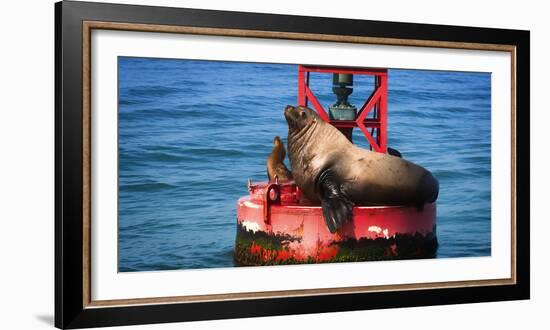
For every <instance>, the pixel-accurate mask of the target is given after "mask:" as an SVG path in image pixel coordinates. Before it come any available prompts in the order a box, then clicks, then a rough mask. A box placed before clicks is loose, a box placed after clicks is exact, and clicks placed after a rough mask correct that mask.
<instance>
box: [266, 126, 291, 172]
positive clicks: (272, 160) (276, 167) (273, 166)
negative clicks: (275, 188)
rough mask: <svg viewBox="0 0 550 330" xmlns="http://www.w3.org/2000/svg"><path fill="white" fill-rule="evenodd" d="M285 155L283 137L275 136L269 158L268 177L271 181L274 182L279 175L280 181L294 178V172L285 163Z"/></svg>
mask: <svg viewBox="0 0 550 330" xmlns="http://www.w3.org/2000/svg"><path fill="white" fill-rule="evenodd" d="M285 156H286V150H285V145H284V144H283V142H282V141H281V138H279V137H278V136H275V138H274V139H273V149H272V150H271V153H270V154H269V157H268V158H267V177H268V178H269V181H270V182H274V181H275V177H277V180H278V181H279V182H285V181H290V180H292V174H291V172H290V171H289V170H288V168H287V167H286V166H285V163H284V160H285Z"/></svg>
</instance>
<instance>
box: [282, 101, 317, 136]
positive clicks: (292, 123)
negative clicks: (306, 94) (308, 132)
mask: <svg viewBox="0 0 550 330" xmlns="http://www.w3.org/2000/svg"><path fill="white" fill-rule="evenodd" d="M318 118H319V115H317V113H316V112H315V111H313V110H311V109H310V108H307V107H302V106H298V107H293V106H291V105H287V106H286V107H285V119H286V122H287V123H288V129H289V131H295V132H299V131H301V130H302V129H303V128H305V127H309V126H311V125H312V124H314V123H315V122H317V120H318Z"/></svg>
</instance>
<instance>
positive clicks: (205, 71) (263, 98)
mask: <svg viewBox="0 0 550 330" xmlns="http://www.w3.org/2000/svg"><path fill="white" fill-rule="evenodd" d="M118 70H119V121H118V127H119V140H118V146H119V220H118V221H119V235H118V237H119V241H118V243H119V244H118V246H119V249H118V257H119V271H123V272H124V271H144V270H169V269H191V268H212V267H232V266H233V255H232V252H233V243H234V239H235V229H236V228H235V223H236V201H237V199H238V198H239V197H241V196H243V195H246V194H247V193H248V192H247V187H246V183H247V179H248V178H250V179H252V180H253V181H263V180H266V174H265V173H266V167H265V161H266V158H267V156H268V155H269V153H270V152H271V148H272V140H273V137H274V136H275V135H279V136H281V138H282V139H283V141H284V142H285V144H286V134H287V124H286V122H285V120H284V116H283V108H284V106H285V105H287V104H296V90H297V66H296V65H281V64H257V63H231V62H212V61H193V60H170V59H145V58H129V57H120V58H119V60H118ZM354 78H355V81H354V82H355V84H354V93H353V94H352V96H351V97H350V101H351V103H352V104H355V105H356V106H357V107H360V106H361V105H362V103H363V102H364V100H365V99H366V98H367V97H368V95H370V92H371V91H372V85H373V80H372V78H369V77H366V76H358V75H356V76H355V77H354ZM490 81H491V80H490V74H488V73H466V72H440V71H420V70H390V71H389V95H388V98H389V114H388V136H389V143H388V144H389V146H391V147H393V148H395V149H397V150H399V151H400V152H401V153H402V154H403V156H404V158H407V159H409V160H411V161H413V162H415V163H417V164H420V165H422V166H424V167H426V168H428V169H429V170H430V171H432V172H433V174H434V175H435V176H436V177H437V178H438V179H439V183H440V194H439V199H438V204H437V208H438V210H437V235H438V240H439V249H438V253H437V257H438V258H445V257H469V256H487V255H490V254H491V241H490V239H491V224H490V214H491V212H490V211H491V209H490V208H491V204H490V202H491V190H490V182H491V157H490V155H491V130H490V129H491V111H490V109H491V103H490V102H491V83H490ZM331 83H332V76H331V75H330V74H312V77H311V80H310V85H311V87H312V89H313V90H314V91H315V93H316V95H317V96H318V97H319V99H320V101H321V103H322V104H323V105H324V106H328V105H329V104H332V103H334V101H335V96H334V95H333V94H332V91H331ZM354 142H356V143H357V144H360V145H363V146H366V145H367V144H366V141H365V139H364V137H363V136H362V135H361V134H360V132H359V131H358V130H356V132H354Z"/></svg>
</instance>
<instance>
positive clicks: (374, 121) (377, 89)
mask: <svg viewBox="0 0 550 330" xmlns="http://www.w3.org/2000/svg"><path fill="white" fill-rule="evenodd" d="M311 72H319V73H350V74H363V75H370V76H374V90H373V91H372V94H371V95H370V96H369V98H368V99H367V100H366V101H365V103H364V104H363V106H362V107H361V109H360V110H359V112H358V114H357V118H356V119H355V120H330V119H329V116H328V113H327V112H326V111H325V109H324V108H323V106H322V105H321V103H319V100H317V97H315V94H313V91H312V90H311V89H310V88H309V74H310V73H311ZM308 102H311V105H312V106H313V108H314V109H315V110H316V111H317V113H318V114H319V116H320V117H321V118H322V119H323V120H324V121H325V122H327V123H330V124H332V125H333V126H335V127H336V128H353V127H359V129H360V130H361V132H363V134H364V135H365V138H366V139H367V141H368V142H369V144H370V146H371V148H372V150H374V151H377V152H382V153H385V152H386V150H387V141H388V140H387V134H386V130H387V125H388V121H387V115H388V70H387V69H364V68H342V67H329V66H310V65H298V105H299V106H308ZM373 109H374V111H373V112H372V113H373V116H372V117H368V116H369V114H370V113H371V110H373ZM367 117H368V118H367ZM369 128H370V129H371V131H370V132H369V130H368V129H369ZM374 132H376V134H375V135H376V138H375V137H374Z"/></svg>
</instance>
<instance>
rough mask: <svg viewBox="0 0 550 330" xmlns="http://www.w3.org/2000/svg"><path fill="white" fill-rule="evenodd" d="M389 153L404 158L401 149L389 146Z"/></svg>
mask: <svg viewBox="0 0 550 330" xmlns="http://www.w3.org/2000/svg"><path fill="white" fill-rule="evenodd" d="M388 155H391V156H395V157H399V158H403V155H401V153H400V152H399V150H397V149H394V148H390V147H388Z"/></svg>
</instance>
